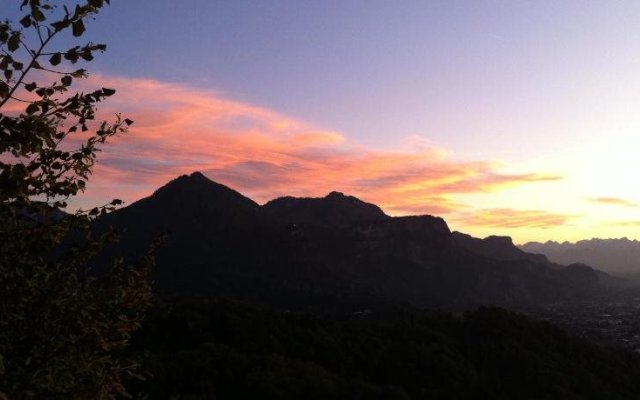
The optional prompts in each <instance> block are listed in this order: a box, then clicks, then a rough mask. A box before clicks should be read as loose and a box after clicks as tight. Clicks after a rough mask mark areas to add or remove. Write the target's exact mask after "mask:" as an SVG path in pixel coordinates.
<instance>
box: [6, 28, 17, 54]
mask: <svg viewBox="0 0 640 400" xmlns="http://www.w3.org/2000/svg"><path fill="white" fill-rule="evenodd" d="M7 48H8V49H9V51H11V52H13V51H16V50H18V48H20V32H13V33H12V34H11V36H10V37H9V41H7Z"/></svg>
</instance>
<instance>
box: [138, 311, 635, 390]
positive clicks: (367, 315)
mask: <svg viewBox="0 0 640 400" xmlns="http://www.w3.org/2000/svg"><path fill="white" fill-rule="evenodd" d="M135 346H136V347H137V350H144V351H146V352H147V353H148V357H147V359H146V369H147V371H148V374H149V376H148V377H147V380H146V381H143V382H136V383H134V384H132V386H131V387H130V392H131V393H133V394H138V395H141V394H146V395H148V396H149V398H152V399H168V398H190V399H194V398H197V399H214V398H215V399H635V398H639V397H640V361H639V360H638V358H637V357H636V356H635V355H633V354H631V353H627V352H623V351H619V350H614V349H610V348H605V347H600V346H597V345H594V344H591V343H588V342H585V341H583V340H581V339H577V338H574V337H571V336H569V335H567V334H565V333H564V332H563V331H561V330H559V329H558V328H556V327H554V326H553V325H550V324H548V323H545V322H537V321H532V320H529V319H527V318H525V317H524V316H521V315H518V314H515V313H512V312H509V311H505V310H502V309H498V308H479V309H477V310H476V311H470V312H466V313H463V314H462V313H461V314H436V313H432V312H426V311H420V310H417V309H414V308H411V307H409V306H397V307H387V308H381V309H378V310H363V311H362V312H358V313H354V314H349V315H342V316H336V315H333V316H319V315H311V314H302V313H293V312H289V311H276V310H273V309H267V308H259V307H257V306H252V305H247V304H244V303H237V302H232V301H227V300H189V301H174V302H171V303H163V304H161V305H158V306H156V307H155V309H154V310H153V312H152V313H151V314H150V315H149V317H148V319H147V321H146V325H145V327H144V328H143V330H142V331H141V332H140V333H139V335H138V336H137V338H136V345H135ZM176 396H177V397H176Z"/></svg>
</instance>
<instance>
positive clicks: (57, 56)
mask: <svg viewBox="0 0 640 400" xmlns="http://www.w3.org/2000/svg"><path fill="white" fill-rule="evenodd" d="M61 62H62V54H61V53H55V54H54V55H52V56H51V58H49V63H50V64H51V65H53V66H56V65H58V64H60V63H61Z"/></svg>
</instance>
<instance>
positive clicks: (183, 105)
mask: <svg viewBox="0 0 640 400" xmlns="http://www.w3.org/2000/svg"><path fill="white" fill-rule="evenodd" d="M82 85H86V87H87V88H97V87H110V88H116V89H117V91H118V93H117V94H116V96H114V97H113V98H112V99H110V100H109V101H108V102H107V103H104V104H101V105H100V109H99V114H100V116H101V117H102V118H106V119H109V118H110V117H109V116H110V115H113V114H114V113H115V112H117V111H121V112H123V113H124V114H125V115H126V117H128V118H131V119H133V120H134V121H135V124H134V125H133V126H132V127H131V129H130V130H129V132H128V133H127V134H125V135H121V136H118V137H116V138H114V139H113V140H111V141H110V143H108V144H107V145H105V146H104V147H103V151H102V153H100V154H99V156H98V163H97V165H96V167H95V169H94V175H93V177H92V179H91V181H90V183H89V188H88V190H87V192H86V193H85V194H83V195H82V196H81V197H80V198H79V199H78V200H77V201H76V204H77V205H85V206H86V205H89V204H95V203H102V202H104V201H106V200H109V199H111V198H113V197H118V198H122V199H124V200H125V201H127V202H131V201H135V200H137V199H139V198H140V197H143V196H146V195H149V194H151V193H152V192H153V190H155V189H156V188H157V187H159V186H161V185H163V184H164V183H166V182H167V181H169V180H171V179H173V178H175V177H176V176H177V175H180V174H186V173H190V172H193V171H196V170H198V171H202V172H203V173H205V174H206V175H207V176H208V177H209V178H211V179H213V180H216V181H218V182H220V183H223V184H226V185H228V186H231V187H233V188H235V189H237V190H239V191H240V192H242V193H244V194H246V195H247V196H249V197H251V198H253V199H255V200H256V201H258V202H265V201H268V200H270V199H272V198H274V197H277V196H282V195H294V196H322V195H325V194H326V193H328V192H329V191H332V190H339V191H343V192H346V193H349V194H353V195H355V196H359V197H361V198H362V199H364V200H367V201H371V202H374V203H376V204H379V205H380V206H381V207H383V208H384V209H385V210H386V211H387V212H390V213H392V214H415V213H418V214H424V213H434V214H446V213H450V212H452V211H454V210H461V209H463V208H464V207H465V206H464V204H461V203H459V202H457V201H456V200H455V196H456V195H459V194H467V193H485V192H492V191H497V190H501V189H503V188H506V187H511V186H513V185H521V184H530V183H534V182H541V181H548V180H557V179H561V178H560V177H558V176H549V175H540V174H535V173H531V174H502V173H499V172H498V171H497V169H496V166H495V163H493V162H491V161H453V160H450V159H448V158H447V157H446V151H444V150H443V149H439V148H436V147H433V146H431V145H428V144H427V143H428V142H425V141H421V142H420V144H421V145H420V146H416V150H415V151H384V150H379V149H371V148H365V147H363V146H360V145H358V144H357V143H353V142H351V141H349V140H348V139H347V138H346V137H344V136H343V135H341V134H340V133H338V132H332V131H329V130H322V129H318V127H314V126H309V125H308V124H305V123H304V122H302V121H299V120H296V119H295V118H291V117H288V116H285V115H282V114H279V113H276V112H273V111H271V110H267V109H265V108H261V107H256V106H252V105H248V104H244V103H240V102H237V101H233V100H228V99H225V98H223V97H222V96H220V95H218V94H216V93H212V92H207V91H204V90H197V89H193V88H189V87H185V86H181V85H177V84H171V83H165V82H158V81H154V80H145V79H128V78H113V77H105V76H93V77H92V78H90V79H89V80H88V82H85V83H82Z"/></svg>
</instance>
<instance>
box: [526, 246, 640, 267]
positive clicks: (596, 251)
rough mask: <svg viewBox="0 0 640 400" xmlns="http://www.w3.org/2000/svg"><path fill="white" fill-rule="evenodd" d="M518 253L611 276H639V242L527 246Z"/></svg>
mask: <svg viewBox="0 0 640 400" xmlns="http://www.w3.org/2000/svg"><path fill="white" fill-rule="evenodd" d="M520 249H522V250H524V251H527V252H530V253H539V254H544V255H545V256H547V257H548V258H549V259H550V260H551V261H554V262H557V263H560V264H568V263H584V264H588V265H591V266H593V267H595V268H598V269H600V270H602V271H605V272H608V273H610V274H614V275H627V276H630V275H637V276H640V242H639V241H637V240H629V239H627V238H622V239H590V240H580V241H578V242H576V243H570V242H563V243H559V242H553V241H548V242H545V243H539V242H529V243H526V244H524V245H522V246H520Z"/></svg>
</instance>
